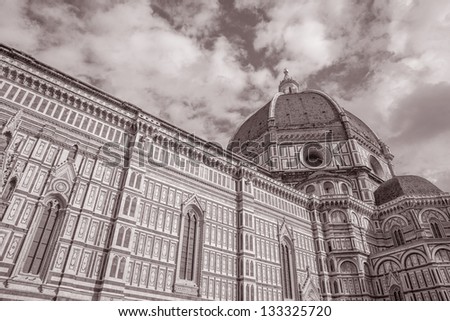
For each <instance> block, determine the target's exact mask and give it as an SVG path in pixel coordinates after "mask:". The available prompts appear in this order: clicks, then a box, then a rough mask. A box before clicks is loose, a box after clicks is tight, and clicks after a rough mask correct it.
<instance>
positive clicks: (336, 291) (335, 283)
mask: <svg viewBox="0 0 450 321" xmlns="http://www.w3.org/2000/svg"><path fill="white" fill-rule="evenodd" d="M333 287H334V293H339V284H338V282H337V281H334V284H333Z"/></svg>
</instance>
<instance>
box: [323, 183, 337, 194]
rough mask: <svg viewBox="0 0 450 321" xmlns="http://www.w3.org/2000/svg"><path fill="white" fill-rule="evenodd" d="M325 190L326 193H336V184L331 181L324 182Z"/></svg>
mask: <svg viewBox="0 0 450 321" xmlns="http://www.w3.org/2000/svg"><path fill="white" fill-rule="evenodd" d="M323 190H324V191H325V194H334V193H335V191H334V185H333V183H331V182H325V183H324V184H323Z"/></svg>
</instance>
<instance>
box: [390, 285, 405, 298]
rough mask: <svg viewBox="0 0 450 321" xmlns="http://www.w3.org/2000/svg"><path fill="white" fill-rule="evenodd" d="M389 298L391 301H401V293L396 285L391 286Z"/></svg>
mask: <svg viewBox="0 0 450 321" xmlns="http://www.w3.org/2000/svg"><path fill="white" fill-rule="evenodd" d="M389 298H390V300H391V301H403V293H402V291H401V289H400V287H399V286H398V285H393V286H392V287H391V289H390V290H389Z"/></svg>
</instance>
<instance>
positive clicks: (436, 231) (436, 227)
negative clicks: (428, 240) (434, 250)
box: [430, 220, 443, 239]
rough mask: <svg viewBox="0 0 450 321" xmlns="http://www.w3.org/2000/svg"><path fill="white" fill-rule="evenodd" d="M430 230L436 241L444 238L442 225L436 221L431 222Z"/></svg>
mask: <svg viewBox="0 0 450 321" xmlns="http://www.w3.org/2000/svg"><path fill="white" fill-rule="evenodd" d="M430 228H431V232H432V233H433V237H434V238H435V239H440V238H442V237H443V233H442V228H441V224H440V223H439V222H438V221H436V220H430Z"/></svg>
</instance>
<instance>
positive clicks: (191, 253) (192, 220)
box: [179, 209, 200, 281]
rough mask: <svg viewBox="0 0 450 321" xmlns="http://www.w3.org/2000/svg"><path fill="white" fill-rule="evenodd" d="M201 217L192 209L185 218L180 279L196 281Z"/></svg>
mask: <svg viewBox="0 0 450 321" xmlns="http://www.w3.org/2000/svg"><path fill="white" fill-rule="evenodd" d="M199 235H200V231H199V216H198V214H197V213H196V211H195V210H193V209H190V210H189V211H187V213H186V214H185V216H184V220H183V236H182V244H181V258H180V268H179V278H180V279H182V280H188V281H195V270H196V263H195V262H196V261H197V255H198V252H199V251H198V247H199V244H198V237H199Z"/></svg>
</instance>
